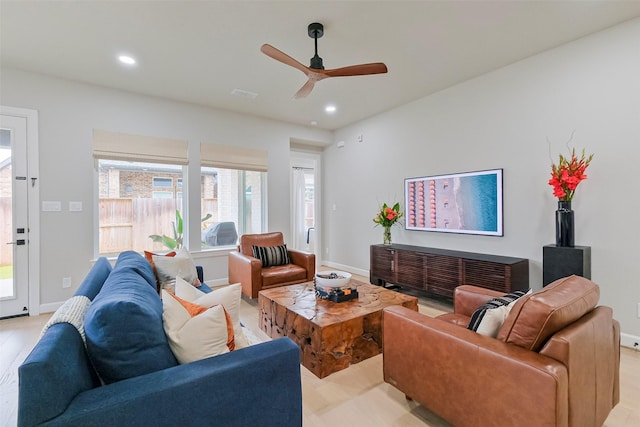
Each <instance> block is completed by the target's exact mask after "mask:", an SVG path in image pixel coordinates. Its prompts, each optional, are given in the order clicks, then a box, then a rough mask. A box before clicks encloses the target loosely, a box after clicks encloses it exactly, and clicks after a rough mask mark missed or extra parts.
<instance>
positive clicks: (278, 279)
mask: <svg viewBox="0 0 640 427" xmlns="http://www.w3.org/2000/svg"><path fill="white" fill-rule="evenodd" d="M306 277H307V270H305V269H304V268H302V267H300V266H299V265H295V264H285V265H277V266H274V267H266V268H263V269H262V287H263V288H264V287H269V286H272V285H277V284H282V283H285V282H292V281H300V282H302V281H304V280H305V279H306Z"/></svg>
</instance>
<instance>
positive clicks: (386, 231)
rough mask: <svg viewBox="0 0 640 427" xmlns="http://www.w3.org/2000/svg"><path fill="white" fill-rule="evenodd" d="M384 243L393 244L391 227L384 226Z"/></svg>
mask: <svg viewBox="0 0 640 427" xmlns="http://www.w3.org/2000/svg"><path fill="white" fill-rule="evenodd" d="M382 244H383V245H390V244H391V227H390V226H389V227H384V234H383V235H382Z"/></svg>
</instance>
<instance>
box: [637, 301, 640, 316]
mask: <svg viewBox="0 0 640 427" xmlns="http://www.w3.org/2000/svg"><path fill="white" fill-rule="evenodd" d="M637 314H638V319H640V302H639V303H638V313H637Z"/></svg>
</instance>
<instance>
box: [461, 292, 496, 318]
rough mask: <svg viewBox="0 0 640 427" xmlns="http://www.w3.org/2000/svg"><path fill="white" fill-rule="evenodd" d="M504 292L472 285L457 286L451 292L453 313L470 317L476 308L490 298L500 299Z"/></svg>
mask: <svg viewBox="0 0 640 427" xmlns="http://www.w3.org/2000/svg"><path fill="white" fill-rule="evenodd" d="M503 295H504V292H498V291H493V290H491V289H486V288H481V287H478V286H472V285H461V286H458V287H457V288H456V289H455V291H454V292H453V312H454V313H456V314H462V315H464V316H467V317H471V315H473V312H474V311H476V309H477V308H478V307H480V306H481V305H482V304H484V303H486V302H487V301H489V300H490V299H491V298H496V297H501V296H503Z"/></svg>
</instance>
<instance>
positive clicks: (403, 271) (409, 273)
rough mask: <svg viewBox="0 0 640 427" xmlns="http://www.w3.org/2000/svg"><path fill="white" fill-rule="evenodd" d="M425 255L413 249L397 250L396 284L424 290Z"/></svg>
mask: <svg viewBox="0 0 640 427" xmlns="http://www.w3.org/2000/svg"><path fill="white" fill-rule="evenodd" d="M426 258H427V257H426V255H425V254H422V253H419V252H413V251H397V260H398V264H397V268H396V277H397V284H398V285H400V286H408V287H411V288H415V289H420V290H426V286H425V279H426V275H425V261H426Z"/></svg>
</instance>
